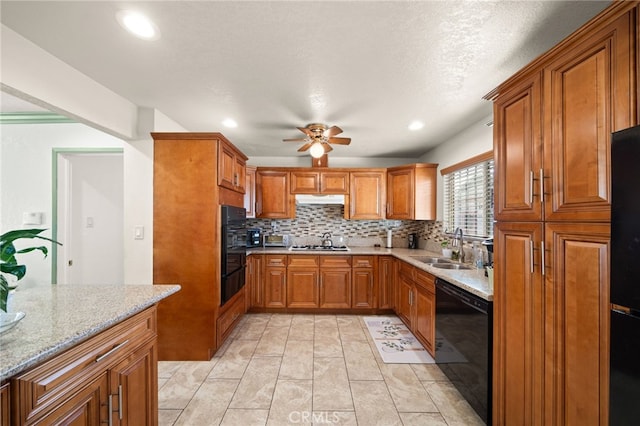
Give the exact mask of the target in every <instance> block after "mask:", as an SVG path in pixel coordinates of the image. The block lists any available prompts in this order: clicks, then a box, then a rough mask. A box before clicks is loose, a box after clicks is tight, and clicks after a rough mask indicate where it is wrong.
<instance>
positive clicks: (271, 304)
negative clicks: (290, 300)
mask: <svg viewBox="0 0 640 426" xmlns="http://www.w3.org/2000/svg"><path fill="white" fill-rule="evenodd" d="M286 306H287V268H283V267H277V266H276V267H274V266H266V268H265V273H264V307H265V308H285V307H286Z"/></svg>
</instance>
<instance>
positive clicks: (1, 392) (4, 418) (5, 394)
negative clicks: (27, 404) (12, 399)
mask: <svg viewBox="0 0 640 426" xmlns="http://www.w3.org/2000/svg"><path fill="white" fill-rule="evenodd" d="M9 407H10V405H9V383H7V384H5V385H2V386H0V425H3V426H4V425H7V426H8V425H9V421H10V419H11V417H10V416H9Z"/></svg>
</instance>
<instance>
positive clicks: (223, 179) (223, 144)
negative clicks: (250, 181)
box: [218, 139, 248, 194]
mask: <svg viewBox="0 0 640 426" xmlns="http://www.w3.org/2000/svg"><path fill="white" fill-rule="evenodd" d="M247 159H248V158H247V157H246V156H245V155H244V154H243V153H242V152H240V151H238V150H237V149H236V148H235V147H234V146H233V145H231V143H228V142H227V141H225V140H222V139H221V140H220V143H219V144H218V185H219V186H222V187H224V188H228V189H231V190H233V191H236V192H240V193H242V194H244V192H245V184H246V182H245V179H246V178H245V173H246V171H245V167H246V162H247Z"/></svg>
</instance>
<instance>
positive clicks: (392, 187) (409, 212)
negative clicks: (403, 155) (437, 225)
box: [386, 163, 438, 220]
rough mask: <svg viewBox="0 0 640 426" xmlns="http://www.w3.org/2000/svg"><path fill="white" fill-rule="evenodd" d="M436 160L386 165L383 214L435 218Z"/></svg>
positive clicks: (391, 217)
mask: <svg viewBox="0 0 640 426" xmlns="http://www.w3.org/2000/svg"><path fill="white" fill-rule="evenodd" d="M437 168H438V165H437V164H427V163H419V164H411V165H408V166H399V167H391V168H389V169H387V215H386V216H387V218H388V219H407V220H435V219H436V187H437V183H436V170H437Z"/></svg>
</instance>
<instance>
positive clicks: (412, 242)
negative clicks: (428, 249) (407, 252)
mask: <svg viewBox="0 0 640 426" xmlns="http://www.w3.org/2000/svg"><path fill="white" fill-rule="evenodd" d="M409 248H410V249H417V248H418V234H416V233H413V234H409Z"/></svg>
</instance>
